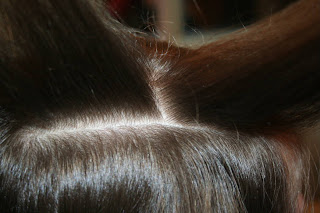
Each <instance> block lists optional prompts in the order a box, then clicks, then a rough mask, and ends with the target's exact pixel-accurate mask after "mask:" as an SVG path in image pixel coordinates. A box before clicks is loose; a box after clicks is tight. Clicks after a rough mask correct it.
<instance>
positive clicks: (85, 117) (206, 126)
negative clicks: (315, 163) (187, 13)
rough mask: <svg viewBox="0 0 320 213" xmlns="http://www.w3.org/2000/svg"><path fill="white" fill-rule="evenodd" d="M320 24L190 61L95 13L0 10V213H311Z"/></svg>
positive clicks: (86, 4)
mask: <svg viewBox="0 0 320 213" xmlns="http://www.w3.org/2000/svg"><path fill="white" fill-rule="evenodd" d="M319 10H320V2H319V1H318V0H301V1H299V2H297V3H295V4H293V5H291V6H289V7H288V8H287V9H285V10H283V11H281V12H279V13H278V14H275V15H273V16H272V17H270V18H268V19H266V20H264V21H261V22H259V23H257V24H255V25H253V26H252V27H249V28H247V29H244V30H241V31H238V32H235V33H233V34H231V35H228V36H226V37H225V38H222V39H220V40H218V41H216V42H213V43H210V44H208V45H205V46H202V47H199V48H194V49H188V48H182V47H181V48H179V47H177V46H174V45H168V43H166V42H165V41H157V40H156V39H153V38H151V37H141V36H140V37H139V36H137V34H136V32H135V31H134V30H132V29H129V28H126V27H125V26H123V25H121V24H120V23H118V22H117V21H115V20H114V19H112V18H111V17H110V16H109V15H108V14H107V13H106V12H105V8H104V6H103V4H100V3H99V1H94V0H64V1H57V0H45V1H40V0H32V1H30V0H19V1H18V0H8V1H0V212H292V213H293V212H297V209H298V211H300V210H301V211H302V206H301V205H300V206H299V205H298V204H297V203H298V202H299V200H301V198H302V197H304V198H305V199H306V200H307V199H308V196H307V191H308V179H307V177H308V173H309V171H308V162H307V160H308V159H307V158H306V157H307V154H306V153H305V152H304V151H303V149H302V146H303V145H301V143H299V141H300V142H301V140H300V139H301V138H302V136H301V134H302V130H303V129H308V128H311V127H313V126H314V125H315V124H316V123H317V121H318V120H319V119H318V117H319V110H320V105H319V104H320V96H319V95H320V90H319V85H320V84H319V80H320V72H319V68H320V60H319V55H320V51H319V50H320V39H319V38H320V13H319Z"/></svg>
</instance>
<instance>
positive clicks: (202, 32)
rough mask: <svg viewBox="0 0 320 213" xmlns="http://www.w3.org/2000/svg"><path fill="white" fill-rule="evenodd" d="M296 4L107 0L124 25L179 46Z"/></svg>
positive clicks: (250, 0)
mask: <svg viewBox="0 0 320 213" xmlns="http://www.w3.org/2000/svg"><path fill="white" fill-rule="evenodd" d="M293 1H295V0H107V2H108V4H109V6H110V11H111V13H112V14H113V15H114V17H116V18H118V19H119V20H121V21H122V22H123V23H125V24H127V25H129V26H131V27H134V28H137V29H140V30H142V31H145V32H152V33H155V34H156V35H158V36H160V37H162V38H168V37H173V38H174V39H176V41H178V42H180V43H192V42H199V40H201V39H202V40H203V39H205V38H206V37H212V36H213V35H219V34H221V33H226V32H230V31H232V30H235V29H238V28H241V27H242V28H244V27H246V26H247V25H249V24H251V23H252V22H254V21H257V20H259V19H261V18H263V17H265V16H269V15H272V14H273V13H275V12H277V11H278V10H281V9H282V8H284V7H286V6H287V5H288V4H290V3H292V2H293Z"/></svg>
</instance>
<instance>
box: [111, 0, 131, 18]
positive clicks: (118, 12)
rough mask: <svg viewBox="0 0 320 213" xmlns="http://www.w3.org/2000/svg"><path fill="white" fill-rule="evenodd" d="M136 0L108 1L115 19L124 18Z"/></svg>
mask: <svg viewBox="0 0 320 213" xmlns="http://www.w3.org/2000/svg"><path fill="white" fill-rule="evenodd" d="M133 1H134V0H108V1H107V4H108V5H109V9H110V13H111V14H112V15H114V16H115V17H123V16H124V15H125V14H126V12H127V11H128V9H129V8H130V5H131V4H132V2H133Z"/></svg>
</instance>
